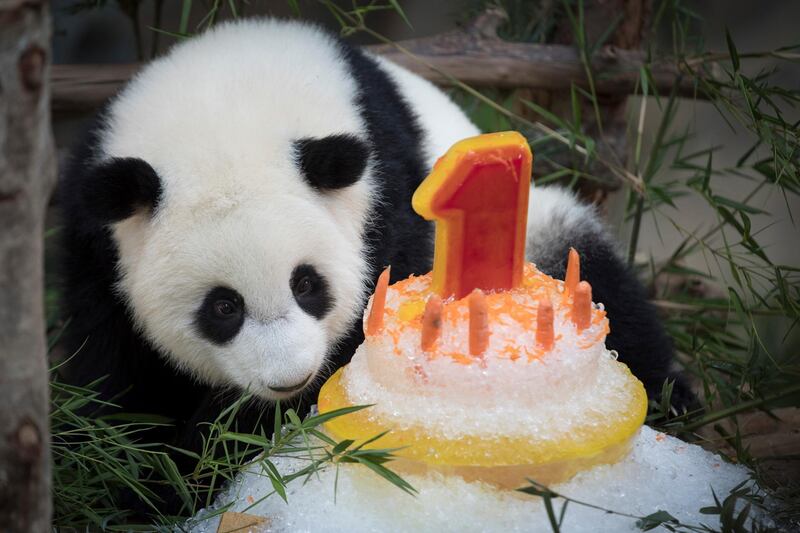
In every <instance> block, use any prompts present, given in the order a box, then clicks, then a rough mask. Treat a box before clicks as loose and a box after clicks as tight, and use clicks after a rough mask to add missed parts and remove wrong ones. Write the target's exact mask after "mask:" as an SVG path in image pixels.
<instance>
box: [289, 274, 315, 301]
mask: <svg viewBox="0 0 800 533" xmlns="http://www.w3.org/2000/svg"><path fill="white" fill-rule="evenodd" d="M292 290H293V292H294V295H295V296H296V297H301V298H302V297H303V296H308V295H309V294H311V291H313V290H314V282H313V281H311V278H310V277H308V276H303V277H302V278H300V279H299V280H297V283H296V284H295V286H294V287H293V288H292Z"/></svg>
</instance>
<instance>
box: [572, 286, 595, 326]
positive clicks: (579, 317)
mask: <svg viewBox="0 0 800 533" xmlns="http://www.w3.org/2000/svg"><path fill="white" fill-rule="evenodd" d="M572 322H574V323H575V326H576V327H577V328H578V332H581V331H583V330H584V329H586V328H588V327H589V324H591V323H592V286H591V285H589V283H588V282H586V281H581V282H580V283H578V286H577V287H576V288H575V296H574V297H573V299H572Z"/></svg>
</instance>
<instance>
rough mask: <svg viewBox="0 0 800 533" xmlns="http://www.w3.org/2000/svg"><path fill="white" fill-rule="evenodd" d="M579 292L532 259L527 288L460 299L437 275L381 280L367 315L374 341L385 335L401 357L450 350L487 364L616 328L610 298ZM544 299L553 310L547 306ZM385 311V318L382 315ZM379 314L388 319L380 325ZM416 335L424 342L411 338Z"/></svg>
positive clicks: (577, 344)
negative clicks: (436, 284) (442, 291)
mask: <svg viewBox="0 0 800 533" xmlns="http://www.w3.org/2000/svg"><path fill="white" fill-rule="evenodd" d="M385 282H386V279H385V278H384V280H382V283H385ZM585 287H588V285H585ZM581 288H583V287H581ZM384 291H385V292H384ZM578 292H579V291H578V288H577V286H576V287H574V288H573V289H572V290H569V289H568V288H567V284H565V283H564V282H562V281H559V280H555V279H553V278H551V277H550V276H547V275H546V274H544V273H542V272H540V271H539V270H538V269H536V267H535V266H534V265H533V264H530V263H528V264H526V265H525V267H524V275H523V282H522V284H521V286H520V287H517V288H515V289H511V290H507V291H496V292H489V293H486V294H482V293H480V294H476V293H473V294H471V295H470V296H468V297H465V298H461V299H458V300H457V299H454V298H449V299H447V300H444V301H440V300H438V299H437V297H436V296H435V294H434V293H433V291H432V289H431V275H430V274H426V275H424V276H417V277H415V276H412V277H410V278H407V279H404V280H402V281H399V282H397V283H395V284H394V285H392V286H390V287H388V288H386V287H381V286H380V283H379V287H378V289H377V290H376V296H375V297H374V298H373V300H372V302H371V304H370V310H369V312H368V314H367V316H366V317H365V330H366V331H367V338H368V342H369V341H370V340H371V339H372V340H375V339H374V338H375V337H376V336H382V337H383V340H384V342H389V343H390V345H391V351H392V352H393V353H394V355H397V356H405V357H412V358H414V359H418V358H422V359H427V360H431V359H436V358H440V357H444V358H448V359H450V360H452V361H453V362H455V363H459V364H462V365H472V364H477V365H479V366H487V365H489V364H490V362H491V361H492V360H496V359H501V360H508V361H522V362H531V361H533V360H539V359H542V358H546V357H547V356H548V354H550V353H556V352H560V351H563V350H562V348H568V349H570V350H576V349H578V350H584V349H587V348H590V347H592V346H596V345H598V344H599V345H603V343H604V340H605V337H606V335H607V334H608V332H609V326H608V319H607V318H606V313H605V311H604V310H603V308H602V305H594V304H592V303H591V300H590V298H591V296H590V295H589V296H588V298H589V299H587V301H584V302H581V301H580V296H579V295H578V294H577V293H578ZM384 297H385V301H384V302H381V300H382V299H383V298H384ZM476 304H477V305H478V308H476ZM581 304H583V307H585V309H581ZM543 306H544V307H549V309H540V308H541V307H543ZM379 313H380V314H381V315H382V317H376V315H377V314H379ZM475 314H478V315H480V316H478V317H475V316H473V315H475ZM548 314H549V317H548V316H546V315H548ZM578 315H584V316H585V317H586V318H584V320H585V323H584V324H579V323H576V322H580V318H581V317H580V316H578ZM377 318H381V320H380V324H379V325H376V324H375V322H376V319H377ZM587 318H588V320H586V319H587ZM476 330H477V331H476ZM413 338H416V339H417V340H416V342H409V341H410V339H413ZM476 344H477V346H476ZM562 345H565V346H562Z"/></svg>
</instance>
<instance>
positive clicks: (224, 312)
mask: <svg viewBox="0 0 800 533" xmlns="http://www.w3.org/2000/svg"><path fill="white" fill-rule="evenodd" d="M236 312H237V306H236V304H235V303H233V302H232V301H230V300H217V301H216V302H214V314H215V315H217V316H218V317H219V318H230V317H231V316H233V315H235V314H236Z"/></svg>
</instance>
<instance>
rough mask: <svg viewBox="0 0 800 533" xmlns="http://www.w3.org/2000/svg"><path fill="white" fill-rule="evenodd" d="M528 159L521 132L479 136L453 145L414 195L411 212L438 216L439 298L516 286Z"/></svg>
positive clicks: (520, 264) (519, 278)
mask: <svg viewBox="0 0 800 533" xmlns="http://www.w3.org/2000/svg"><path fill="white" fill-rule="evenodd" d="M532 160H533V157H532V155H531V150H530V148H529V147H528V143H527V142H526V141H525V138H524V137H523V136H522V135H520V134H519V133H516V132H503V133H490V134H486V135H479V136H478V137H472V138H470V139H465V140H463V141H460V142H458V143H456V144H455V145H453V147H452V148H450V150H448V152H447V153H446V154H445V155H444V156H443V157H442V158H441V159H439V160H438V161H437V162H436V164H435V165H434V167H433V171H432V172H431V173H430V175H429V176H428V177H427V178H425V181H423V182H422V184H421V185H420V186H419V188H418V189H417V191H416V192H415V193H414V197H413V199H412V204H413V206H414V210H415V211H416V212H417V213H419V214H420V215H422V216H423V217H425V218H426V219H428V220H435V221H436V248H435V251H434V259H433V290H434V291H435V292H436V293H438V294H439V295H440V296H441V297H443V298H448V297H450V296H455V297H456V298H463V297H464V296H466V295H468V294H469V293H470V292H472V291H473V289H481V290H483V291H491V290H505V289H511V288H514V287H517V286H518V285H519V284H520V283H522V268H523V265H524V262H525V228H526V221H527V212H528V191H529V189H530V177H531V164H532Z"/></svg>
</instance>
